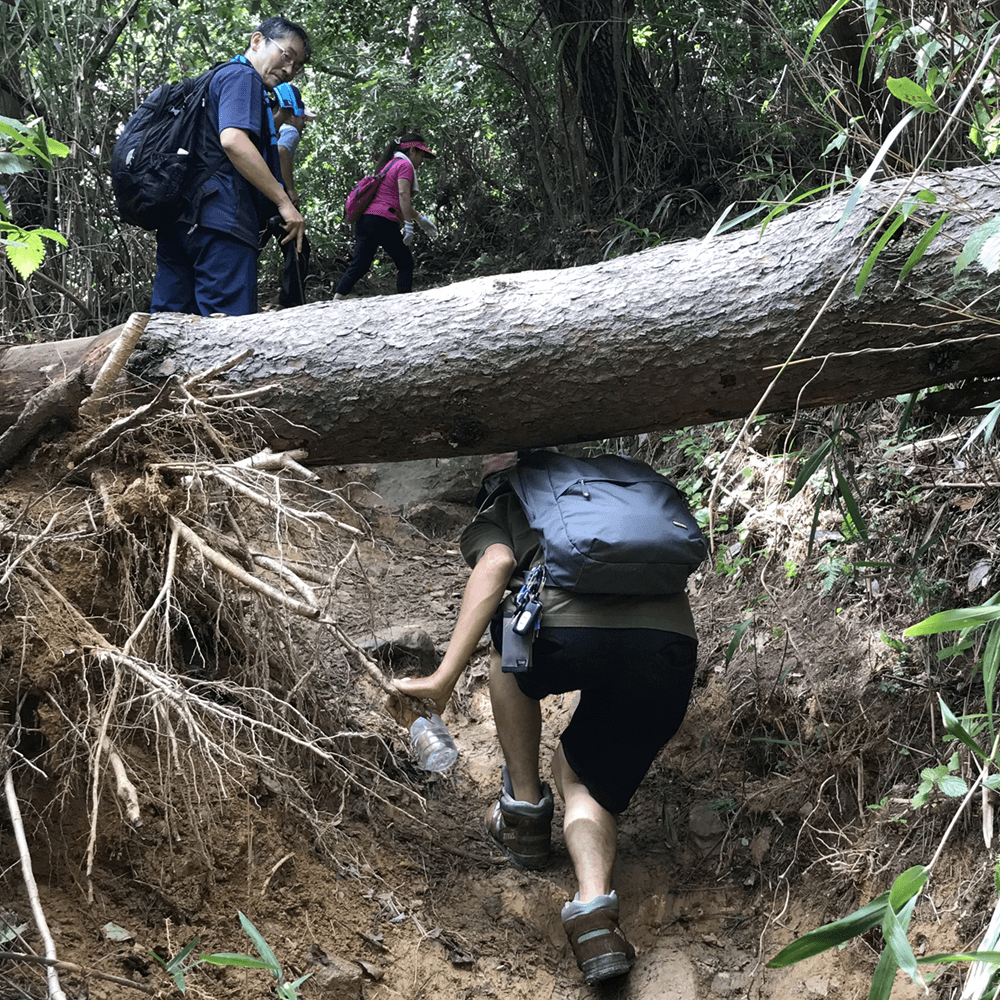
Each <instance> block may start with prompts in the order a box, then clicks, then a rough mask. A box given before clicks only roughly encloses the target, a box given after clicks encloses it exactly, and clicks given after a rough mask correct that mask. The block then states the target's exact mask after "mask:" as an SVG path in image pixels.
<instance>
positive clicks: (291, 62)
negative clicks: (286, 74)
mask: <svg viewBox="0 0 1000 1000" xmlns="http://www.w3.org/2000/svg"><path fill="white" fill-rule="evenodd" d="M268 41H269V42H270V43H271V44H272V45H273V46H274V47H275V48H276V49H277V50H278V51H279V52H280V53H281V64H282V65H283V66H291V67H292V76H296V75H298V72H299V70H300V69H302V63H300V62H296V61H295V56H294V55H293V54H292V53H291V52H289V51H288V49H286V48H285V47H284V45H279V44H278V43H277V42H276V41H275V40H274V39H273V38H269V39H268Z"/></svg>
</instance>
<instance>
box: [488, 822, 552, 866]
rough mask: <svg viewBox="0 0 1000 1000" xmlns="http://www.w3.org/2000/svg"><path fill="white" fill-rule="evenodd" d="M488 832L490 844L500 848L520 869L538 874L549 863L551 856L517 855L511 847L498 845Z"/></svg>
mask: <svg viewBox="0 0 1000 1000" xmlns="http://www.w3.org/2000/svg"><path fill="white" fill-rule="evenodd" d="M486 832H487V835H488V836H489V838H490V843H491V844H494V845H495V846H497V847H499V848H500V850H501V851H503V852H504V854H506V855H507V857H508V858H510V860H511V861H513V862H514V864H515V865H517V867H518V868H524V869H525V870H526V871H529V872H537V871H540V870H541V869H542V868H544V867H545V866H546V865H547V864H548V863H549V856H548V855H547V854H544V855H542V854H515V853H514V852H513V851H512V850H511V849H510V848H509V847H504V846H503V844H500V843H497V840H496V838H495V837H494V836H493V834H491V833H490V832H489V831H488V830H487V831H486Z"/></svg>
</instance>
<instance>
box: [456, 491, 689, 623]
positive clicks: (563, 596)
mask: <svg viewBox="0 0 1000 1000" xmlns="http://www.w3.org/2000/svg"><path fill="white" fill-rule="evenodd" d="M497 544H499V545H506V546H507V547H508V548H509V549H510V550H511V551H512V552H513V553H514V558H515V559H516V560H517V568H516V569H515V570H514V576H513V578H512V579H511V582H510V586H511V587H512V588H513V589H512V590H511V592H510V593H508V594H507V596H506V597H505V598H504V601H503V608H504V610H505V611H512V610H513V609H514V599H515V598H516V596H517V592H518V591H519V590H520V589H521V584H522V583H523V582H524V574H525V573H526V572H527V571H528V570H529V569H530V568H531V566H532V564H533V563H534V562H535V559H536V556H539V554H540V549H541V542H540V541H539V539H538V535H537V534H536V532H535V531H534V530H533V529H532V528H531V527H530V526H529V525H528V519H527V517H525V514H524V510H523V508H522V507H521V502H520V501H519V500H518V499H517V497H516V495H515V494H513V493H502V494H500V496H498V497H497V498H496V499H495V500H494V501H493V503H492V504H491V505H490V506H489V507H487V508H486V509H485V510H482V511H480V512H479V514H477V515H476V518H475V520H474V521H473V522H472V524H470V525H469V526H468V527H467V528H466V529H465V531H464V532H462V539H461V543H460V546H461V550H462V556H463V557H464V559H465V561H466V562H467V563H468V564H469V565H470V566H475V565H476V563H477V562H479V560H480V558H481V557H482V555H483V553H484V552H485V551H486V550H487V549H488V548H489V547H490V546H491V545H497ZM540 599H541V603H542V624H543V625H547V626H555V627H558V628H652V629H659V630H660V631H664V632H679V633H680V634H681V635H687V636H690V637H691V638H692V639H696V638H697V635H696V633H695V628H694V618H693V617H692V616H691V606H690V604H688V599H687V594H685V593H680V594H670V595H667V596H656V597H653V596H645V595H633V594H581V593H578V592H577V591H573V590H563V589H561V588H559V587H552V586H548V585H546V586H545V587H544V588H543V589H542V593H541V598H540Z"/></svg>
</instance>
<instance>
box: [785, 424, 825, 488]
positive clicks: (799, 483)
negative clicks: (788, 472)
mask: <svg viewBox="0 0 1000 1000" xmlns="http://www.w3.org/2000/svg"><path fill="white" fill-rule="evenodd" d="M831 448H833V441H832V439H830V438H827V439H826V440H825V441H824V442H823V443H822V444H821V445H820V446H819V447H818V448H817V449H816V450H815V451H814V452H813V453H812V454H811V455H810V456H809V457H808V458H807V459H806V460H805V461H804V462H803V463H802V466H801V468H800V469H799V474H798V476H796V477H795V483H794V485H793V486H792V492H791V494H790V495H789V499H791V498H792V497H794V496H796V495H797V494H798V493H799V492H800V491H801V490H802V488H803V487H804V486H805V485H806V483H808V482H809V480H810V479H812V476H813V473H814V472H815V471H816V470H817V469H818V468H819V467H820V465H821V464H822V463H823V460H824V459H825V458H826V456H827V455H829V454H830V449H831Z"/></svg>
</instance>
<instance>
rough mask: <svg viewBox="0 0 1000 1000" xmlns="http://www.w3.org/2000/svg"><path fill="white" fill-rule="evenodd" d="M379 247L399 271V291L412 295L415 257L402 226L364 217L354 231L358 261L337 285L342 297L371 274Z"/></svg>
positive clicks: (354, 261)
mask: <svg viewBox="0 0 1000 1000" xmlns="http://www.w3.org/2000/svg"><path fill="white" fill-rule="evenodd" d="M379 247H382V248H383V249H384V250H385V252H386V253H387V254H388V255H389V256H390V257H391V258H392V261H393V263H394V264H395V265H396V267H397V268H398V269H399V274H398V275H397V276H396V291H397V292H408V291H410V289H411V288H412V287H413V254H412V253H410V248H409V247H408V246H406V245H405V244H404V243H403V234H402V233H401V232H400V231H399V223H398V222H394V221H393V220H392V219H386V218H385V217H384V216H381V215H362V216H361V218H360V219H358V221H357V225H356V226H355V229H354V260H352V261H351V266H350V267H349V268H348V269H347V270H346V271H345V272H344V276H343V277H342V278H341V279H340V283H339V284H338V285H337V294H338V295H346V294H347V293H348V292H349V291H351V289H352V288H354V286H355V284H356V283H357V282H358V280H359V279H360V278H363V277H364V276H365V275H366V274H367V273H368V269H369V268H370V267H371V266H372V261H373V260H375V254H376V253H378V248H379Z"/></svg>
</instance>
